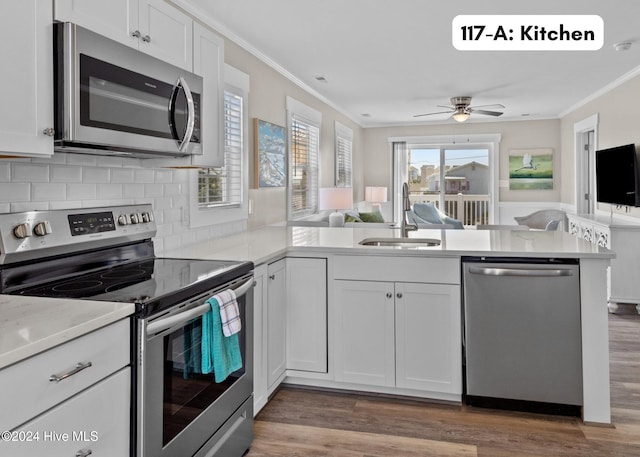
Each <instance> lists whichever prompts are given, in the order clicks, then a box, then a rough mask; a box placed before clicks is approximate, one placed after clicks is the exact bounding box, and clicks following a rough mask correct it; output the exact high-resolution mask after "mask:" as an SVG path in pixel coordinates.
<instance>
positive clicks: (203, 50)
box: [192, 23, 224, 167]
mask: <svg viewBox="0 0 640 457" xmlns="http://www.w3.org/2000/svg"><path fill="white" fill-rule="evenodd" d="M223 68H224V41H223V40H222V38H221V37H219V36H218V35H216V34H215V33H213V32H212V31H210V30H209V29H207V28H206V27H203V26H202V25H200V24H198V23H195V24H194V25H193V71H194V73H196V74H198V75H200V76H202V87H203V89H202V94H201V95H202V97H201V109H202V119H201V120H200V125H203V126H206V128H203V129H202V138H201V144H202V155H198V156H192V164H193V165H197V166H207V167H221V166H223V165H224V142H223V138H224V132H223V122H222V119H223V112H224V106H223V87H222V86H223V84H222V82H223Z"/></svg>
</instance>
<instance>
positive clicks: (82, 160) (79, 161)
mask: <svg viewBox="0 0 640 457" xmlns="http://www.w3.org/2000/svg"><path fill="white" fill-rule="evenodd" d="M97 161H98V157H96V156H92V155H89V154H67V163H68V164H69V165H79V166H83V167H90V166H95V165H96V164H97Z"/></svg>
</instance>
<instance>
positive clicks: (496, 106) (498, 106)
mask: <svg viewBox="0 0 640 457" xmlns="http://www.w3.org/2000/svg"><path fill="white" fill-rule="evenodd" d="M469 108H471V109H476V108H489V109H504V105H501V104H500V103H496V104H494V105H478V106H470V107H469Z"/></svg>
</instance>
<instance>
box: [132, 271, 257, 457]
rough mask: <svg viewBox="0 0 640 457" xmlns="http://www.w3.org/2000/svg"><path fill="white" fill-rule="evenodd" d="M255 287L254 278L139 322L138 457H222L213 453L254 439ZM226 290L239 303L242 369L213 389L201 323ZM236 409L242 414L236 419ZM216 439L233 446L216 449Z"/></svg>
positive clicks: (246, 446) (241, 279) (245, 278)
mask: <svg viewBox="0 0 640 457" xmlns="http://www.w3.org/2000/svg"><path fill="white" fill-rule="evenodd" d="M253 284H254V280H253V276H248V277H247V276H245V277H243V278H240V279H238V280H237V281H233V282H232V283H229V284H226V285H225V286H223V287H221V288H217V289H215V290H211V291H210V292H207V293H206V294H203V295H202V296H199V297H197V298H196V299H193V300H191V301H189V302H188V303H184V304H181V305H178V306H175V307H173V308H171V309H170V310H168V311H167V312H166V313H163V314H161V315H160V316H153V317H150V318H145V319H141V320H140V321H139V323H138V340H139V341H138V344H139V345H138V348H139V349H138V351H139V354H138V370H139V372H138V380H137V396H138V398H137V408H138V410H137V433H138V436H137V455H138V456H139V457H142V456H154V457H155V456H167V457H191V456H194V455H195V454H196V453H197V452H198V455H206V456H207V457H209V456H214V455H221V454H219V453H217V452H215V450H214V449H217V448H220V449H229V446H230V445H231V446H236V448H237V447H240V448H243V449H241V451H244V450H246V449H248V447H249V445H250V444H251V440H252V438H253V434H252V433H253V432H252V424H253V409H252V406H253V405H252V392H253V373H252V371H253V368H252V367H253V354H252V348H253V331H252V329H253ZM227 288H232V289H235V290H236V293H237V295H238V296H237V301H238V305H239V309H240V318H241V323H242V329H241V331H240V332H239V333H238V343H239V348H240V354H241V358H242V368H240V369H239V370H237V371H235V372H233V373H231V374H230V375H229V376H228V377H227V378H226V379H225V380H224V381H222V382H216V380H215V375H214V373H210V374H203V373H202V371H203V370H202V367H201V360H202V359H201V342H202V318H201V317H199V316H200V315H201V314H203V312H204V311H203V308H204V309H207V307H208V305H207V304H206V303H205V302H206V300H207V299H208V298H209V297H211V296H212V295H215V294H217V293H219V292H220V291H222V290H224V289H227ZM214 312H215V311H214ZM194 315H195V316H198V317H194ZM247 400H250V401H247ZM241 407H243V408H245V410H243V411H239V410H240V408H241ZM230 418H232V420H230ZM228 422H233V423H232V424H229V423H228ZM229 430H230V431H229ZM218 431H220V433H219V434H218V435H222V436H223V437H224V438H223V439H224V440H230V441H231V444H229V443H221V442H218V441H220V440H218V439H216V438H215V437H214V435H215V434H216V432H218ZM203 446H206V448H205V449H203ZM240 454H242V452H240ZM240 454H239V455H240Z"/></svg>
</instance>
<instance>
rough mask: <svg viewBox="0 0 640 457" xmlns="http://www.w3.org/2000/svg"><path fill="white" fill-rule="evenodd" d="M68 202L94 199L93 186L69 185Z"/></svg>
mask: <svg viewBox="0 0 640 457" xmlns="http://www.w3.org/2000/svg"><path fill="white" fill-rule="evenodd" d="M67 198H69V200H94V199H95V198H96V185H95V184H69V185H68V186H67Z"/></svg>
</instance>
